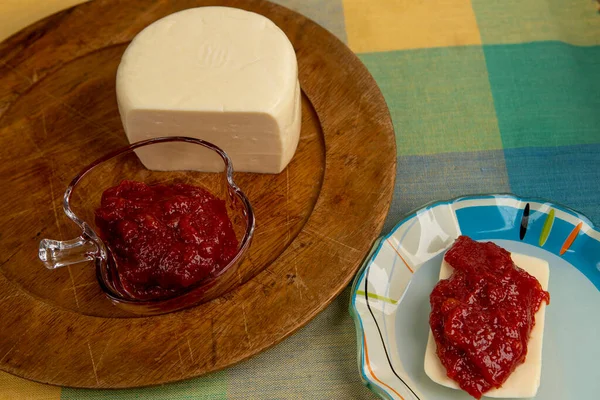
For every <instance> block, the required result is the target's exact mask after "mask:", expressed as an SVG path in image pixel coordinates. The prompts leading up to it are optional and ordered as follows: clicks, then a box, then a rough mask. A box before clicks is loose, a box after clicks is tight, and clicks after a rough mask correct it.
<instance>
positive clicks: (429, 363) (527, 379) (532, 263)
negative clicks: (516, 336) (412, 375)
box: [425, 253, 550, 398]
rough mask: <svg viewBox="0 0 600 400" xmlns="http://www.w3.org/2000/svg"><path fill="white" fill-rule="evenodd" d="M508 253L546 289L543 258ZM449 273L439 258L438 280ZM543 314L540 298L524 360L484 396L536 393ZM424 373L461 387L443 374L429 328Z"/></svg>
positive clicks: (547, 271)
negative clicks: (504, 379) (497, 386)
mask: <svg viewBox="0 0 600 400" xmlns="http://www.w3.org/2000/svg"><path fill="white" fill-rule="evenodd" d="M511 257H512V260H513V262H514V263H515V264H516V265H517V266H519V267H520V268H522V269H523V270H525V271H527V272H528V273H529V274H531V275H532V276H534V277H535V278H536V279H537V280H538V281H539V282H540V285H542V288H543V289H544V290H548V279H549V277H550V270H549V268H548V263H547V262H546V261H544V260H540V259H539V258H535V257H529V256H526V255H523V254H515V253H512V255H511ZM450 275H452V267H451V266H450V265H449V264H448V263H447V262H446V261H442V267H441V269H440V280H441V279H447V278H449V277H450ZM545 314H546V303H545V302H542V305H541V306H540V309H539V310H538V312H537V313H536V314H535V325H534V327H533V329H532V330H531V336H530V338H529V343H528V344H527V357H526V358H525V362H524V363H523V364H521V365H519V366H518V367H517V368H516V369H515V370H514V371H513V373H512V374H511V375H510V376H509V377H508V379H507V380H506V382H504V385H502V387H500V388H498V389H491V390H490V391H488V392H487V393H485V394H484V396H485V397H496V398H528V397H534V396H535V395H536V393H537V390H538V388H539V386H540V376H541V373H542V340H543V338H544V317H545ZM425 373H426V374H427V376H429V378H431V380H432V381H434V382H436V383H438V384H440V385H443V386H446V387H449V388H453V389H460V387H459V386H458V384H457V383H456V382H455V381H453V380H452V379H450V378H448V376H447V375H446V368H444V366H443V365H442V363H441V361H440V359H439V358H438V356H437V354H436V344H435V339H434V338H433V334H432V333H431V330H429V340H428V342H427V350H426V352H425Z"/></svg>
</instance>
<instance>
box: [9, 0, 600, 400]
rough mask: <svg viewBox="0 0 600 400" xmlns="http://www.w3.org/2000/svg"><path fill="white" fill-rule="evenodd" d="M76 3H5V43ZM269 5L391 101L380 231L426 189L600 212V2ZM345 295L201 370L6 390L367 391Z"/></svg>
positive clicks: (436, 194)
mask: <svg viewBox="0 0 600 400" xmlns="http://www.w3.org/2000/svg"><path fill="white" fill-rule="evenodd" d="M80 2H82V0H0V40H2V39H4V38H6V37H8V36H9V35H11V34H12V33H15V32H16V31H18V30H19V29H21V28H23V27H25V26H27V25H29V24H31V23H33V22H35V21H36V20H38V19H40V18H43V17H45V16H47V15H49V14H51V13H53V12H56V11H59V10H61V9H64V8H67V7H69V6H72V5H74V4H77V3H80ZM277 3H280V4H282V5H284V6H287V7H289V8H292V9H295V10H296V11H299V12H300V13H302V14H304V15H306V16H308V17H309V18H311V19H313V20H315V21H316V22H318V23H319V24H321V25H323V26H324V27H325V28H327V29H329V30H330V31H331V32H332V33H334V34H335V35H337V36H338V37H339V38H340V39H341V40H343V41H344V42H346V43H347V44H348V45H349V46H350V48H351V49H352V50H353V51H355V52H356V53H357V54H358V55H359V57H360V58H361V60H362V61H363V62H364V63H365V64H366V65H367V67H368V68H369V70H370V71H371V73H372V74H373V76H374V77H375V79H376V80H377V82H378V84H379V86H380V88H381V90H382V92H383V94H384V96H385V98H386V100H387V103H388V106H389V108H390V112H391V115H392V119H393V122H394V126H395V129H396V141H397V152H398V153H397V156H398V170H397V179H396V188H395V196H394V201H393V204H392V207H391V210H390V215H389V218H388V220H387V223H386V227H385V228H384V229H385V230H389V229H390V228H391V227H392V226H393V225H394V224H395V223H396V222H397V221H398V220H399V219H400V217H401V216H402V215H404V214H406V213H407V212H408V211H410V210H412V209H414V208H416V207H418V206H420V205H421V204H424V203H427V202H430V201H432V200H436V199H448V198H452V197H455V196H459V195H463V194H476V193H494V192H513V193H515V194H517V195H520V196H527V197H541V198H548V199H551V200H553V201H555V202H559V203H563V204H567V205H569V206H570V207H573V208H574V209H577V210H579V211H581V212H582V213H584V214H586V215H587V216H588V217H589V218H590V219H591V220H592V221H594V222H595V223H596V224H599V223H600V205H599V204H600V203H599V201H598V199H600V185H599V184H598V182H600V14H599V11H598V3H597V2H596V1H595V0H503V1H490V0H427V1H415V0H278V1H277ZM348 296H349V293H348V291H346V292H344V294H343V295H342V296H340V297H339V298H338V299H337V300H336V301H335V302H334V303H333V304H332V305H331V306H330V307H329V308H327V309H326V310H325V311H324V312H323V313H321V314H320V315H319V316H318V317H317V318H316V319H315V320H314V321H312V322H311V323H309V325H308V326H306V327H305V328H304V329H302V330H300V331H299V332H298V333H297V334H295V335H294V336H292V337H291V338H289V339H287V340H285V341H284V342H283V343H281V344H280V345H278V346H276V347H275V348H273V349H271V350H269V351H267V352H265V353H262V354H260V355H258V356H257V357H255V358H253V359H251V360H249V361H247V362H244V363H242V364H240V365H237V366H235V367H232V368H230V369H227V370H225V371H221V372H218V373H215V374H211V375H209V376H204V377H200V378H196V379H192V380H188V381H185V382H180V383H175V384H170V385H166V386H161V387H155V388H146V389H130V390H112V391H100V390H81V389H68V388H59V387H53V386H48V385H42V384H38V383H35V382H30V381H27V380H24V379H21V378H17V377H14V376H11V375H9V374H7V373H4V372H0V400H8V399H15V400H17V399H18V400H23V399H32V400H42V399H44V400H58V399H63V400H64V399H84V400H87V399H116V400H124V399H173V400H175V399H199V400H200V399H302V398H305V399H373V398H375V395H374V394H371V392H369V391H368V390H367V389H366V388H364V387H363V386H362V384H361V382H360V375H359V373H358V368H357V360H356V338H355V332H354V326H353V322H352V320H351V318H350V316H349V314H348V301H349V298H348ZM0 321H1V319H0ZM0 323H1V322H0ZM0 340H1V338H0Z"/></svg>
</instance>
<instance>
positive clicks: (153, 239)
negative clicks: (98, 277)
mask: <svg viewBox="0 0 600 400" xmlns="http://www.w3.org/2000/svg"><path fill="white" fill-rule="evenodd" d="M96 225H97V226H98V229H99V235H100V237H101V238H102V239H103V240H104V241H105V243H106V244H107V246H108V248H109V250H110V252H111V253H112V256H113V258H114V260H115V263H116V265H117V270H118V271H119V276H120V277H121V281H122V283H123V286H124V287H125V289H126V290H127V291H128V292H130V293H131V294H132V295H134V296H135V297H136V298H140V299H149V298H156V297H163V296H168V295H170V294H173V293H176V292H178V291H180V290H182V289H185V288H187V287H189V286H190V285H193V284H194V283H196V282H199V281H200V280H202V279H204V278H206V277H208V276H209V275H211V274H212V273H214V272H217V271H218V270H220V269H222V268H223V267H225V266H226V265H227V264H228V263H229V261H231V259H232V258H233V257H234V256H235V254H236V253H237V248H238V241H237V239H236V236H235V232H234V230H233V226H232V224H231V220H230V219H229V217H228V215H227V209H226V206H225V202H224V201H223V200H220V199H218V198H217V197H215V196H214V195H212V194H211V193H209V192H208V191H206V190H205V189H203V188H200V187H195V186H190V185H185V184H179V183H178V184H172V185H152V186H148V185H146V184H145V183H141V182H134V181H123V182H121V184H120V185H118V186H115V187H111V188H109V189H107V190H106V191H104V193H103V194H102V200H101V205H100V208H98V209H97V210H96Z"/></svg>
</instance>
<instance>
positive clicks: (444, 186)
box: [383, 150, 510, 233]
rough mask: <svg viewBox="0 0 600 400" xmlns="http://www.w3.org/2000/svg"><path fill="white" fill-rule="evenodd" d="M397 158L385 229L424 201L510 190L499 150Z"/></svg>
mask: <svg viewBox="0 0 600 400" xmlns="http://www.w3.org/2000/svg"><path fill="white" fill-rule="evenodd" d="M397 161H398V164H397V167H396V185H395V188H394V198H393V201H392V206H391V207H390V213H389V215H388V218H387V220H386V223H385V226H384V228H383V232H384V233H387V232H389V230H390V229H392V228H393V227H394V225H396V223H398V221H400V219H402V217H403V216H405V215H406V214H408V213H409V212H410V211H412V210H414V209H416V208H418V207H421V206H422V205H424V204H425V203H429V202H431V201H435V200H447V199H451V198H454V197H458V196H462V195H465V194H482V193H506V192H509V191H510V187H509V184H508V174H507V170H506V164H505V162H504V152H503V151H502V150H489V151H476V152H465V153H444V154H432V155H426V156H399V157H398V159H397Z"/></svg>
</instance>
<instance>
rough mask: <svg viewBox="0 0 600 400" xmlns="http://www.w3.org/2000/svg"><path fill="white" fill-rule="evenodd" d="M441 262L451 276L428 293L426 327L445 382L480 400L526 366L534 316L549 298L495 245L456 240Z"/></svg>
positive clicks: (537, 283) (530, 277)
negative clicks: (444, 370) (449, 269)
mask: <svg viewBox="0 0 600 400" xmlns="http://www.w3.org/2000/svg"><path fill="white" fill-rule="evenodd" d="M444 259H445V260H446V262H447V263H448V264H450V265H451V266H452V267H453V268H454V272H453V273H452V276H450V278H448V279H443V280H441V281H440V282H438V284H437V285H436V286H435V288H434V289H433V291H432V293H431V296H430V298H429V300H430V303H431V314H430V316H429V325H430V326H431V331H432V333H433V336H434V338H435V342H436V344H437V355H438V357H439V358H440V361H441V362H442V364H443V365H444V367H445V368H446V373H447V375H448V377H449V378H451V379H453V380H455V381H456V382H457V383H458V384H459V385H460V387H461V388H462V389H463V390H465V391H466V392H468V393H469V394H470V395H471V396H473V397H475V398H477V399H479V398H481V396H482V395H483V394H484V393H485V392H487V391H488V390H490V389H492V388H498V387H500V386H502V384H503V383H504V382H505V381H506V379H507V378H508V377H509V375H510V374H511V373H512V372H513V371H514V369H515V368H516V367H517V366H519V365H520V364H522V363H523V362H524V361H525V356H526V355H527V342H528V341H529V335H530V333H531V330H532V329H533V326H534V324H535V313H536V312H537V310H538V309H539V308H540V305H541V303H542V301H545V302H546V303H549V302H550V295H549V293H548V292H546V291H544V290H543V289H542V287H541V285H540V283H539V282H538V281H537V279H535V278H534V277H533V276H531V275H529V274H528V273H527V272H525V271H523V270H522V269H521V268H519V267H517V266H516V265H515V264H514V263H513V261H512V259H511V257H510V253H509V252H508V251H506V250H504V249H503V248H501V247H499V246H497V245H495V244H494V243H491V242H487V243H479V242H476V241H474V240H472V239H471V238H469V237H466V236H461V237H459V238H458V239H457V240H456V242H455V243H454V245H453V246H452V248H451V249H450V250H448V252H447V253H446V256H445V257H444Z"/></svg>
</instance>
